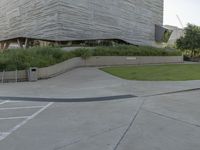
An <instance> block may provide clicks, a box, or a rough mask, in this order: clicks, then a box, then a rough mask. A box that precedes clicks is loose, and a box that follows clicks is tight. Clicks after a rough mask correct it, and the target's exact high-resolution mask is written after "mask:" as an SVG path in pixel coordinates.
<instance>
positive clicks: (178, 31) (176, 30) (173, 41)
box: [164, 25, 185, 46]
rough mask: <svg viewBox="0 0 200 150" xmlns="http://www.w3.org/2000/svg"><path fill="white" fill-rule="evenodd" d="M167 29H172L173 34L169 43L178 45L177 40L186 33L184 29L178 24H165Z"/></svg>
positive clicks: (169, 44)
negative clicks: (177, 25)
mask: <svg viewBox="0 0 200 150" xmlns="http://www.w3.org/2000/svg"><path fill="white" fill-rule="evenodd" d="M164 27H165V28H166V29H168V30H171V31H172V34H171V36H170V38H169V40H168V43H167V45H168V46H175V45H176V41H177V40H178V39H180V38H181V37H182V36H184V35H185V33H184V29H181V28H178V27H176V26H171V25H165V26H164Z"/></svg>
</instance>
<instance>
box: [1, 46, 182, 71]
mask: <svg viewBox="0 0 200 150" xmlns="http://www.w3.org/2000/svg"><path fill="white" fill-rule="evenodd" d="M180 55H181V52H180V51H177V50H167V49H160V48H153V47H146V46H141V47H137V46H130V45H118V46H115V47H111V46H108V47H96V48H90V49H86V48H82V49H77V50H75V51H70V52H66V51H63V50H62V49H61V48H52V47H34V48H30V49H11V50H7V51H6V52H4V53H1V54H0V71H3V70H6V71H11V70H16V69H17V70H24V69H27V68H29V67H38V68H42V67H47V66H50V65H54V64H57V63H60V62H63V61H65V60H68V59H71V58H74V57H82V58H83V59H87V58H89V57H91V56H180Z"/></svg>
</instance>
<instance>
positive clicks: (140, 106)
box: [113, 99, 145, 150]
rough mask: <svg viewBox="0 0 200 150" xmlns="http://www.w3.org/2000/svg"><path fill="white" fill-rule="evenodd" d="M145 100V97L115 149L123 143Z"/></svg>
mask: <svg viewBox="0 0 200 150" xmlns="http://www.w3.org/2000/svg"><path fill="white" fill-rule="evenodd" d="M144 102H145V100H144V99H143V100H142V102H141V104H140V106H139V107H138V110H137V112H136V114H134V116H133V118H132V120H131V122H130V124H129V125H128V128H127V129H126V130H125V132H124V133H123V134H122V136H121V138H120V139H119V141H118V142H117V144H116V146H115V147H114V148H113V150H117V149H118V147H119V145H120V144H121V142H122V141H123V139H124V138H125V136H126V135H127V133H128V131H129V130H130V128H131V127H132V126H133V125H134V122H135V120H136V118H137V116H138V114H139V113H140V110H141V109H142V106H143V104H144Z"/></svg>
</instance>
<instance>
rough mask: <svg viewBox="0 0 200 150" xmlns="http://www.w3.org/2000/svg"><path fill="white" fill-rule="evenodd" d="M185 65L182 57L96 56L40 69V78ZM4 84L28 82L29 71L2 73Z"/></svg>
mask: <svg viewBox="0 0 200 150" xmlns="http://www.w3.org/2000/svg"><path fill="white" fill-rule="evenodd" d="M167 63H183V57H182V56H135V57H134V56H133V57H132V56H96V57H91V58H89V59H87V60H83V59H82V58H72V59H70V60H67V61H65V62H62V63H59V64H56V65H53V66H50V67H45V68H39V69H38V78H39V79H46V78H51V77H54V76H57V75H59V74H62V73H64V72H67V71H69V70H72V69H74V68H78V67H99V66H117V65H143V64H167ZM0 80H1V81H2V82H13V81H14V82H16V81H27V80H28V75H27V71H25V70H22V71H9V72H0Z"/></svg>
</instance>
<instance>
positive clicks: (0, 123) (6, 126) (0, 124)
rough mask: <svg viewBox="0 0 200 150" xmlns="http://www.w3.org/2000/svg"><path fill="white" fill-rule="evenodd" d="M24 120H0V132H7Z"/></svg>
mask: <svg viewBox="0 0 200 150" xmlns="http://www.w3.org/2000/svg"><path fill="white" fill-rule="evenodd" d="M23 120H24V119H13V120H0V132H8V131H9V130H11V129H12V128H13V127H14V126H16V125H18V124H19V123H20V122H22V121H23Z"/></svg>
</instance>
